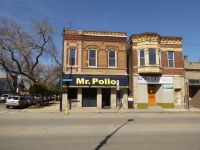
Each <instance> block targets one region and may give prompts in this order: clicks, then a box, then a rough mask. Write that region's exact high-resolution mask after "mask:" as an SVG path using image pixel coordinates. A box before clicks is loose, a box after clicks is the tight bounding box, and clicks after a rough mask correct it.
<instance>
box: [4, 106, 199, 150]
mask: <svg viewBox="0 0 200 150" xmlns="http://www.w3.org/2000/svg"><path fill="white" fill-rule="evenodd" d="M0 126H1V128H0V149H1V150H25V149H26V150H27V149H29V150H35V149H41V150H47V149H48V150H55V149H57V150H66V149H67V150H68V149H70V150H71V149H76V150H79V149H80V150H100V149H101V150H121V149H142V150H143V149H148V150H160V149H162V150H169V149H176V150H188V149H192V150H199V147H200V142H199V141H200V115H199V114H161V113H136V114H134V113H127V114H113V113H112V114H111V113H110V114H106V113H104V114H97V113H75V114H69V115H65V114H64V113H37V114H33V113H25V112H19V111H17V109H9V110H8V111H5V112H3V111H2V113H0Z"/></svg>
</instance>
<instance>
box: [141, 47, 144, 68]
mask: <svg viewBox="0 0 200 150" xmlns="http://www.w3.org/2000/svg"><path fill="white" fill-rule="evenodd" d="M144 65H145V55H144V50H140V66H144Z"/></svg>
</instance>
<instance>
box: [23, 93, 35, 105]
mask: <svg viewBox="0 0 200 150" xmlns="http://www.w3.org/2000/svg"><path fill="white" fill-rule="evenodd" d="M25 99H26V100H27V102H28V105H29V106H30V105H36V104H37V100H36V99H35V97H34V96H30V95H27V96H25Z"/></svg>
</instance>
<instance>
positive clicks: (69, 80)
mask: <svg viewBox="0 0 200 150" xmlns="http://www.w3.org/2000/svg"><path fill="white" fill-rule="evenodd" d="M63 81H68V82H72V79H63Z"/></svg>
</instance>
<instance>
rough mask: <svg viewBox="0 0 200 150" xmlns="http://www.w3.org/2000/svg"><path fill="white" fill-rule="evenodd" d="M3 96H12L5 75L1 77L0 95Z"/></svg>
mask: <svg viewBox="0 0 200 150" xmlns="http://www.w3.org/2000/svg"><path fill="white" fill-rule="evenodd" d="M2 94H11V90H10V86H9V83H8V81H7V76H4V75H0V95H2Z"/></svg>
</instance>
